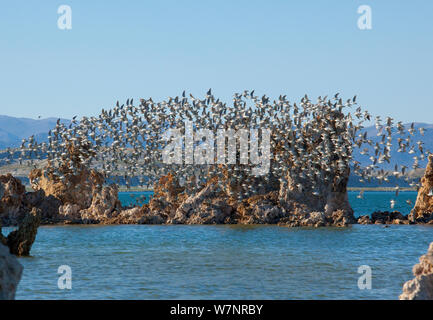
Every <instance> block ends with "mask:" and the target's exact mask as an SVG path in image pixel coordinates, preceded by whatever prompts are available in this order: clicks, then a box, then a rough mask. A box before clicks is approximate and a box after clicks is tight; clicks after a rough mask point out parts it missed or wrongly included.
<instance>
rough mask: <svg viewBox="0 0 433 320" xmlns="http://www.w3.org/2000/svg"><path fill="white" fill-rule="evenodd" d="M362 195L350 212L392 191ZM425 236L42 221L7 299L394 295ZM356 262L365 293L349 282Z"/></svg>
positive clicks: (419, 232) (403, 230)
mask: <svg viewBox="0 0 433 320" xmlns="http://www.w3.org/2000/svg"><path fill="white" fill-rule="evenodd" d="M366 195H367V193H366ZM371 195H372V196H373V197H371V198H370V199H369V198H368V195H367V196H366V199H364V201H369V202H370V203H369V204H366V203H364V202H362V203H363V206H358V205H356V207H355V204H356V202H353V203H352V205H353V206H354V207H355V211H356V212H357V214H364V213H367V212H371V211H372V210H371V208H376V207H377V206H378V203H377V202H385V204H384V206H385V207H387V206H388V203H387V202H389V201H388V198H390V199H391V198H393V194H388V193H379V194H378V195H377V194H373V193H372V194H371ZM405 195H406V196H410V194H409V193H407V194H406V193H405ZM352 196H353V197H354V198H355V200H354V201H357V200H359V199H356V194H353V195H351V197H352ZM412 196H416V194H414V195H412ZM400 197H401V195H400ZM400 197H399V198H400ZM380 199H382V200H380ZM379 200H380V201H379ZM363 210H367V212H361V211H363ZM432 241H433V227H430V226H406V225H393V226H391V227H389V228H384V227H383V226H379V225H368V226H363V225H354V226H352V227H349V228H344V229H338V228H320V229H308V228H295V229H289V228H283V227H277V226H229V225H225V226H224V225H223V226H181V225H177V226H148V225H123V226H55V227H49V226H43V227H40V228H39V231H38V235H37V239H36V242H35V244H34V245H33V248H32V257H29V258H20V262H21V263H22V264H23V265H24V268H25V269H24V274H23V278H22V280H21V282H20V284H19V287H18V291H17V295H16V298H17V299H397V298H398V295H399V294H400V293H401V288H402V285H403V283H404V282H405V281H407V280H409V279H410V278H411V277H412V275H411V269H412V266H413V265H414V264H415V263H417V261H418V258H419V256H420V255H422V254H424V253H425V252H426V250H427V248H428V245H429V243H430V242H432ZM60 265H69V266H70V267H71V268H72V289H71V290H60V289H58V287H57V280H58V277H59V274H57V269H58V267H59V266H60ZM361 265H369V266H370V267H371V269H372V274H373V279H372V285H373V288H372V290H360V289H358V286H357V281H358V277H359V276H360V274H358V273H357V271H358V267H359V266H361Z"/></svg>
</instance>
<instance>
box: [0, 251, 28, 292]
mask: <svg viewBox="0 0 433 320" xmlns="http://www.w3.org/2000/svg"><path fill="white" fill-rule="evenodd" d="M22 272H23V267H22V265H21V264H20V263H19V262H18V260H17V258H15V257H14V256H13V255H11V254H10V253H9V250H8V248H7V247H6V246H4V245H2V244H0V300H13V299H14V298H15V292H16V290H17V286H18V283H19V281H20V280H21V275H22Z"/></svg>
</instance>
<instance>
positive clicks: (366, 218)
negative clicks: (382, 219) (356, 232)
mask: <svg viewBox="0 0 433 320" xmlns="http://www.w3.org/2000/svg"><path fill="white" fill-rule="evenodd" d="M358 223H359V224H372V223H373V222H371V219H370V216H368V215H365V216H360V217H359V218H358Z"/></svg>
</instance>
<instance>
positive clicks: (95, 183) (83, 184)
mask: <svg viewBox="0 0 433 320" xmlns="http://www.w3.org/2000/svg"><path fill="white" fill-rule="evenodd" d="M65 171H66V169H65ZM63 174H64V175H63V176H62V177H59V176H58V175H57V174H55V173H54V172H53V171H52V170H51V168H50V167H47V168H45V169H34V170H32V171H31V172H30V175H29V179H30V183H31V186H32V188H33V189H34V190H35V191H38V190H43V191H44V193H45V195H46V196H53V197H54V198H57V199H58V200H60V202H61V203H62V204H63V205H65V204H68V203H70V204H75V205H78V206H79V207H80V210H82V209H87V208H89V207H90V206H91V205H92V198H93V195H94V194H97V193H99V192H101V191H102V184H103V182H104V177H103V176H102V174H100V173H99V172H97V171H95V170H93V169H91V170H89V169H87V168H81V169H80V171H79V172H77V173H71V172H65V173H63Z"/></svg>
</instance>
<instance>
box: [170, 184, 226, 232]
mask: <svg viewBox="0 0 433 320" xmlns="http://www.w3.org/2000/svg"><path fill="white" fill-rule="evenodd" d="M223 194H224V193H223V191H222V189H221V187H220V185H219V184H218V181H217V180H211V181H210V182H209V183H208V184H207V185H206V186H205V187H204V188H203V189H202V190H201V191H200V192H198V193H197V194H193V195H191V196H190V197H188V198H186V199H185V200H184V201H183V202H182V203H181V204H180V206H179V207H178V208H177V210H176V212H175V215H174V216H173V217H169V219H168V221H167V223H173V224H179V223H182V224H221V223H228V222H229V220H230V217H231V213H232V211H233V208H232V207H231V206H230V205H228V203H227V201H226V199H224V198H221V196H222V195H223Z"/></svg>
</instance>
